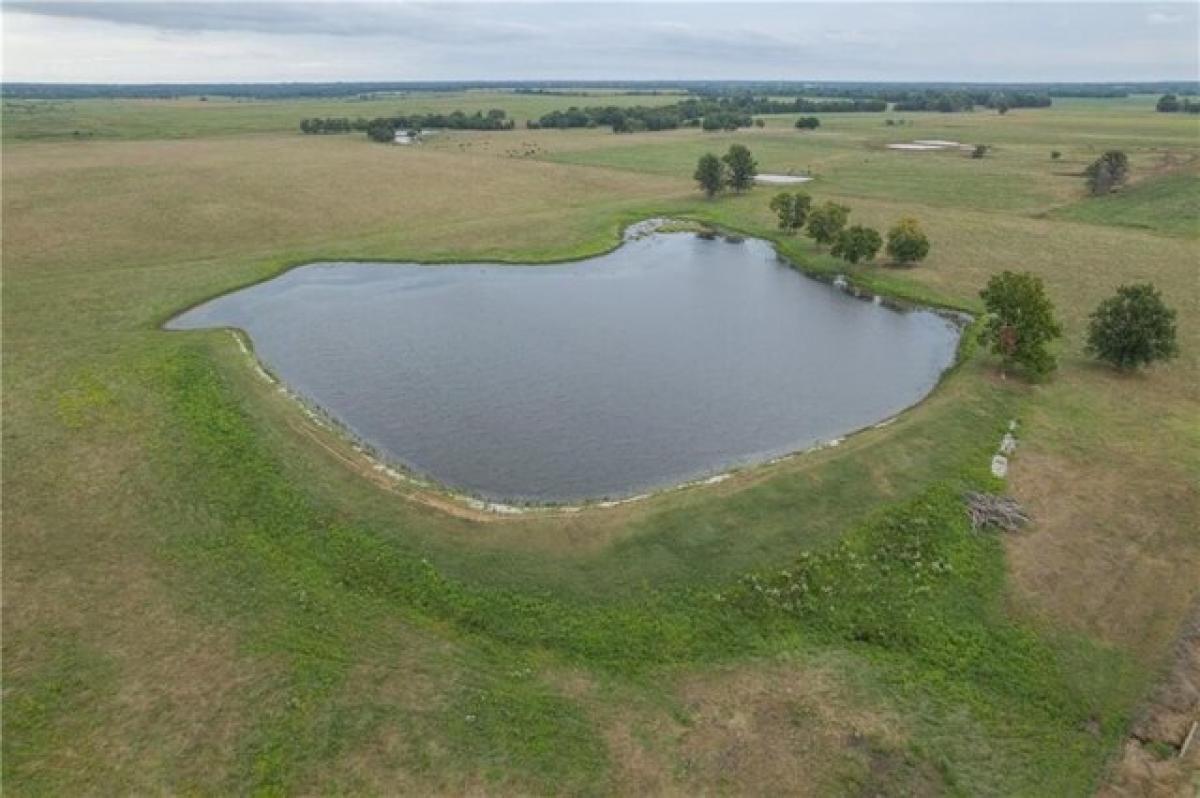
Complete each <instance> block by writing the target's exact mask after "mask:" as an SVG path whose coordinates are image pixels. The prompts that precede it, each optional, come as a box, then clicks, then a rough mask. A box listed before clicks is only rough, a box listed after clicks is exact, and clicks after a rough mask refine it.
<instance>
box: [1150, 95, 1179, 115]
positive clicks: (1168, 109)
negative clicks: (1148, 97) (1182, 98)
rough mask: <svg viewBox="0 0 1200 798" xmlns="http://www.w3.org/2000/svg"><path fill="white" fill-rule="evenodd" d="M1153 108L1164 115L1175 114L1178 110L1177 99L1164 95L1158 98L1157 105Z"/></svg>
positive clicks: (1173, 96)
mask: <svg viewBox="0 0 1200 798" xmlns="http://www.w3.org/2000/svg"><path fill="white" fill-rule="evenodd" d="M1155 108H1156V109H1157V110H1158V111H1159V112H1160V113H1164V114H1171V113H1175V112H1176V111H1178V110H1179V98H1178V97H1176V96H1175V95H1174V94H1164V95H1163V96H1162V97H1159V98H1158V104H1157V105H1156V106H1155Z"/></svg>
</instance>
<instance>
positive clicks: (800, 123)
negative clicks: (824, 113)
mask: <svg viewBox="0 0 1200 798" xmlns="http://www.w3.org/2000/svg"><path fill="white" fill-rule="evenodd" d="M888 121H891V120H888ZM820 126H821V120H820V119H817V118H816V117H815V116H802V117H800V118H799V119H797V120H796V127H797V128H798V129H800V130H816V129H817V128H819V127H820Z"/></svg>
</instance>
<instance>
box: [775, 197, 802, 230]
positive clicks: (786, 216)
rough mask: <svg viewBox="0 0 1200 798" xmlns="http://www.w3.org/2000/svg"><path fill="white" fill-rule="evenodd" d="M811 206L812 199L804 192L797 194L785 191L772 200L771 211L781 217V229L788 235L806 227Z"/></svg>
mask: <svg viewBox="0 0 1200 798" xmlns="http://www.w3.org/2000/svg"><path fill="white" fill-rule="evenodd" d="M811 205H812V197H810V196H808V195H807V194H805V193H804V192H803V191H797V192H796V193H795V194H789V193H788V192H786V191H783V192H780V193H779V194H776V195H775V196H774V197H772V198H771V210H773V211H775V215H776V216H778V217H779V229H780V230H783V231H784V232H787V233H794V232H796V231H797V230H799V229H800V228H801V227H804V222H805V221H806V220H807V219H808V209H809V207H810V206H811Z"/></svg>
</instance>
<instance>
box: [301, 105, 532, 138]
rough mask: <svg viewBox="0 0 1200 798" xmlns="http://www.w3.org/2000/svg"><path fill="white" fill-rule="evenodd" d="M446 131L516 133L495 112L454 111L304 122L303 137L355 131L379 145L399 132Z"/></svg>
mask: <svg viewBox="0 0 1200 798" xmlns="http://www.w3.org/2000/svg"><path fill="white" fill-rule="evenodd" d="M427 128H442V129H449V130H512V128H513V121H512V120H511V119H509V118H508V114H507V113H506V112H505V111H504V110H502V109H500V108H493V109H491V110H490V111H488V112H487V113H483V112H482V111H476V112H475V113H473V114H468V113H464V112H463V111H452V112H450V113H448V114H410V115H408V116H381V117H376V118H375V119H369V120H368V119H363V118H362V117H358V118H357V119H347V118H345V117H328V118H325V119H321V118H315V119H301V120H300V132H301V133H349V132H350V131H352V130H363V131H366V133H367V135H368V136H370V137H371V138H372V139H374V140H376V141H391V140H392V139H393V138H395V136H396V131H397V130H422V129H427Z"/></svg>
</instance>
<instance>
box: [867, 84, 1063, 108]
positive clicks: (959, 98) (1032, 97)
mask: <svg viewBox="0 0 1200 798" xmlns="http://www.w3.org/2000/svg"><path fill="white" fill-rule="evenodd" d="M884 99H887V100H889V101H891V102H892V103H894V105H893V108H894V109H895V110H897V111H942V112H945V113H953V112H956V111H971V110H973V109H974V108H975V106H977V105H981V106H983V107H984V108H995V109H997V110H999V111H1007V110H1008V109H1009V108H1047V107H1049V106H1050V104H1051V103H1052V102H1053V100H1051V99H1050V95H1048V94H1030V93H1028V92H999V91H996V92H984V91H938V90H935V89H929V90H926V91H921V92H903V93H891V92H886V93H885V95H884Z"/></svg>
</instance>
